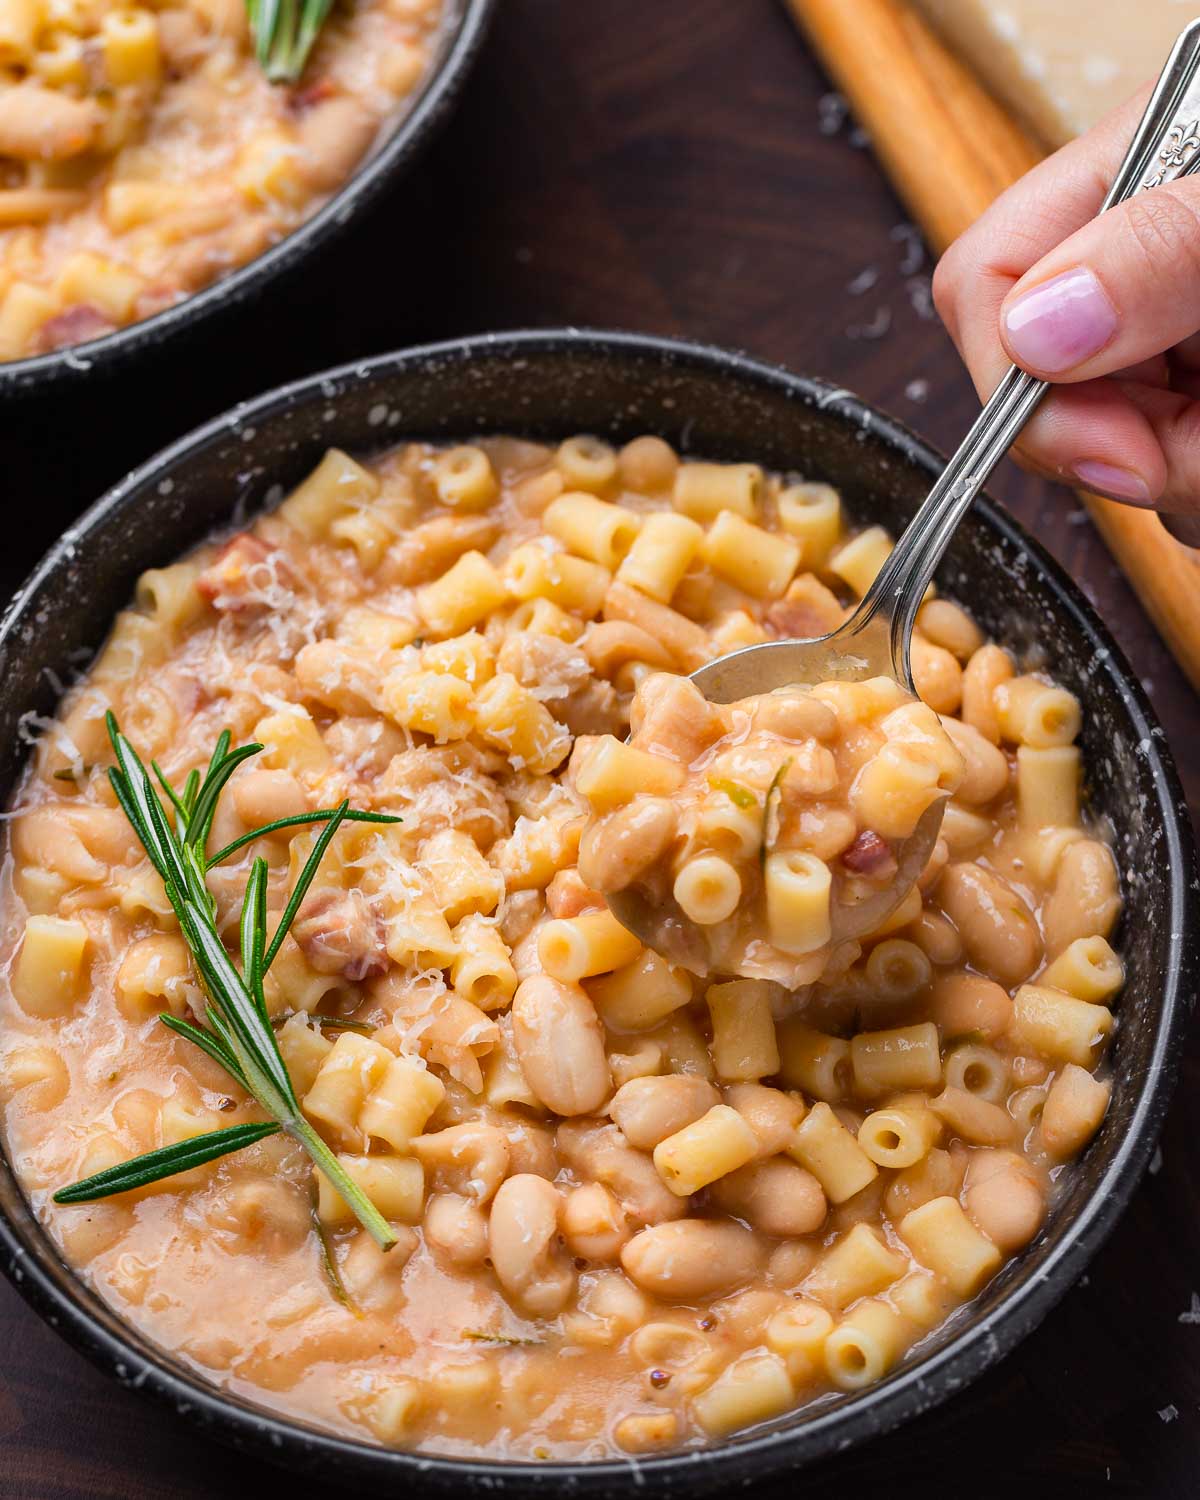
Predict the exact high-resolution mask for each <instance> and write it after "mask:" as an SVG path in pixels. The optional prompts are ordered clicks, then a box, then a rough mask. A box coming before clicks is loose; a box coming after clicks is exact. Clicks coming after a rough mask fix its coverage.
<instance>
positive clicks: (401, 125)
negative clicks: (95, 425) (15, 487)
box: [0, 0, 495, 402]
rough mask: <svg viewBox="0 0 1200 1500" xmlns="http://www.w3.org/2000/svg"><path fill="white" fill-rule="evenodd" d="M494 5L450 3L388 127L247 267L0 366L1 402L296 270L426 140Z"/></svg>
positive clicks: (164, 333)
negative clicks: (115, 324) (84, 338)
mask: <svg viewBox="0 0 1200 1500" xmlns="http://www.w3.org/2000/svg"><path fill="white" fill-rule="evenodd" d="M494 4H495V0H446V8H445V15H444V17H443V20H442V24H441V28H440V30H439V32H438V36H437V39H436V43H435V52H434V56H433V60H432V62H431V64H430V66H429V68H428V70H427V72H426V75H425V78H424V81H423V82H422V83H421V85H420V87H419V88H418V89H417V90H416V92H415V93H413V94H412V95H411V96H410V97H409V98H408V99H407V100H405V101H403V103H402V105H401V107H400V113H399V115H398V118H397V120H396V123H395V125H394V126H393V127H392V129H391V130H390V131H389V132H388V133H386V134H385V135H384V136H383V137H382V138H381V140H380V142H379V143H378V144H377V145H376V147H375V148H374V150H373V151H372V152H371V153H370V154H369V155H368V156H367V157H366V158H365V160H364V161H363V162H362V164H361V165H360V166H359V167H358V168H357V169H356V170H355V171H354V172H353V173H352V174H351V175H350V176H349V177H348V178H347V179H346V181H345V183H344V184H343V185H342V186H341V187H340V188H339V189H338V191H337V192H336V193H335V194H334V195H333V197H332V198H330V200H329V202H328V203H326V204H324V205H323V206H322V207H321V208H320V209H319V210H318V211H317V212H316V213H315V214H313V215H312V217H311V218H308V219H305V220H304V222H303V223H302V224H299V225H298V226H297V227H296V228H295V229H293V230H292V232H291V233H290V234H289V235H286V236H285V237H284V238H283V239H281V240H280V241H279V243H278V244H276V245H272V246H271V248H270V249H269V250H265V251H263V253H262V254H261V255H257V256H255V257H254V259H253V260H250V261H247V262H246V264H245V265H244V266H239V267H238V269H237V270H235V271H231V272H230V273H229V274H228V275H227V276H222V277H221V278H220V279H219V280H217V281H214V282H212V283H211V284H210V285H209V286H206V287H202V288H201V289H200V291H198V292H195V293H193V295H192V296H190V297H186V298H185V299H184V300H183V301H182V302H177V303H176V304H175V305H174V306H172V307H168V308H165V309H164V310H163V311H162V312H160V313H155V314H154V316H153V317H151V318H143V319H142V320H141V321H140V322H138V323H130V324H129V325H128V327H126V328H118V329H116V330H115V331H114V332H112V333H109V334H105V335H104V337H103V338H98V339H92V340H90V341H89V342H88V343H85V344H75V345H72V346H71V347H69V348H66V349H56V350H55V351H54V352H53V353H51V354H37V355H33V356H31V357H30V358H28V359H14V360H8V361H5V362H3V363H0V402H3V401H4V400H6V399H9V398H12V397H15V396H19V395H24V394H30V395H33V396H35V397H36V396H40V395H41V394H42V393H43V392H44V391H48V390H51V389H54V390H61V389H62V388H63V387H64V386H68V385H73V384H78V383H79V382H80V381H86V380H89V379H96V378H100V377H102V375H103V374H104V373H105V372H107V371H108V370H111V369H113V368H116V367H118V366H121V365H124V364H126V363H127V362H128V361H129V360H131V359H135V358H137V357H138V356H139V355H145V354H148V353H150V352H151V351H155V350H157V349H158V348H159V347H160V346H161V345H162V344H164V343H165V342H167V341H168V340H170V339H174V338H175V337H177V336H178V335H181V334H183V333H184V332H185V331H186V330H187V329H191V328H195V327H196V325H197V324H199V323H200V322H201V321H202V320H212V319H216V318H224V317H225V316H227V315H228V314H229V313H231V312H232V311H234V310H235V309H236V308H239V307H242V306H244V304H246V303H247V302H249V301H250V300H251V299H252V298H254V297H257V296H258V295H259V294H260V293H261V292H262V290H263V289H264V288H265V287H266V286H267V284H268V283H269V282H271V281H274V280H276V279H277V278H279V277H282V276H285V275H287V274H288V273H293V272H295V271H296V270H297V269H298V267H299V266H300V265H301V264H302V263H303V262H304V261H305V260H306V259H307V258H308V257H309V256H311V255H312V254H313V253H314V252H316V251H317V250H318V248H319V247H323V246H326V245H327V244H328V243H329V241H331V240H332V239H333V238H334V237H335V236H336V235H338V234H339V233H341V231H342V230H343V229H344V228H345V227H346V225H348V224H349V223H350V222H351V221H352V220H353V219H355V218H358V217H361V216H362V214H363V213H365V212H366V210H367V208H368V206H369V205H370V204H372V203H374V202H375V200H376V199H377V198H378V197H379V194H380V193H381V192H382V191H383V190H384V188H385V187H387V186H388V184H390V183H394V182H395V181H396V180H397V179H398V178H399V177H401V176H402V175H403V174H404V173H405V172H406V171H407V170H408V168H409V167H410V166H411V165H412V163H413V162H414V161H415V160H416V159H417V157H418V156H419V155H420V154H421V152H422V151H423V150H424V149H425V147H426V146H427V145H428V144H429V142H430V141H431V140H432V138H433V135H434V132H435V130H436V129H437V127H438V126H439V125H441V124H442V123H443V121H444V120H445V119H446V116H447V115H448V114H449V111H450V109H451V107H452V106H453V104H454V102H455V100H456V99H457V97H458V94H459V91H460V89H461V88H462V86H463V83H464V82H465V80H466V77H467V74H468V73H469V71H470V68H471V65H472V63H473V62H474V60H475V57H476V54H477V53H478V51H479V47H480V44H481V43H482V41H483V38H484V35H485V33H486V31H487V26H488V22H489V20H490V19H491V14H492V10H493V7H494Z"/></svg>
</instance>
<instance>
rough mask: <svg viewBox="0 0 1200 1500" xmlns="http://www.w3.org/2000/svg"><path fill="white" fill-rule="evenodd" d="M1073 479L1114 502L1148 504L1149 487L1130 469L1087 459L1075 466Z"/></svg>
mask: <svg viewBox="0 0 1200 1500" xmlns="http://www.w3.org/2000/svg"><path fill="white" fill-rule="evenodd" d="M1075 478H1076V479H1078V480H1079V482H1080V484H1082V485H1084V486H1085V487H1086V488H1087V489H1089V490H1095V491H1096V492H1097V493H1098V494H1101V495H1111V496H1112V497H1113V499H1114V500H1126V501H1128V502H1129V503H1130V504H1131V505H1149V504H1150V486H1149V485H1148V484H1147V483H1146V481H1145V480H1144V479H1143V478H1142V476H1141V475H1140V474H1135V473H1134V472H1133V470H1132V469H1119V468H1117V466H1116V464H1102V463H1099V462H1097V461H1096V460H1094V459H1090V458H1089V459H1084V461H1083V462H1082V463H1078V464H1076V465H1075Z"/></svg>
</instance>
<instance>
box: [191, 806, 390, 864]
mask: <svg viewBox="0 0 1200 1500" xmlns="http://www.w3.org/2000/svg"><path fill="white" fill-rule="evenodd" d="M336 813H337V808H336V807H323V808H321V809H320V811H319V812H310V813H296V814H295V815H294V816H293V817H290V818H276V819H275V821H274V822H273V823H264V824H263V825H262V827H261V828H252V829H251V830H250V832H249V833H243V834H242V835H241V837H240V838H236V839H234V841H233V842H232V843H231V844H226V845H225V847H224V849H222V850H220V851H219V852H218V853H216V854H214V855H212V856H211V857H210V859H209V860H208V867H209V869H210V870H211V869H212V867H213V866H214V865H219V864H220V863H221V862H222V860H226V859H228V858H229V856H230V855H231V854H236V853H237V851H238V850H239V849H244V848H245V847H246V845H247V844H252V843H253V842H254V841H255V839H261V838H264V837H265V836H266V835H267V834H268V833H277V832H278V831H279V829H281V828H298V827H300V826H301V825H302V824H304V823H324V822H326V821H327V820H328V819H329V818H332V817H334V816H335V814H336ZM345 821H346V822H347V823H402V822H403V821H404V819H403V818H397V817H395V816H394V815H393V814H392V813H367V812H356V811H355V809H354V808H348V809H347V811H346V817H345Z"/></svg>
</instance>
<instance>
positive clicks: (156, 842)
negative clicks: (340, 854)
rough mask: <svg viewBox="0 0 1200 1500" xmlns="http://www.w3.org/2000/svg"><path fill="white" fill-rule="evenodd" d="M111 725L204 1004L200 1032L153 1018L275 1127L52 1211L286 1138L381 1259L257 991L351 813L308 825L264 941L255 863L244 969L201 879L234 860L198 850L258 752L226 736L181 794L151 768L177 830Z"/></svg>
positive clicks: (170, 1150) (87, 1185) (130, 807)
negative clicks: (288, 890) (311, 1119)
mask: <svg viewBox="0 0 1200 1500" xmlns="http://www.w3.org/2000/svg"><path fill="white" fill-rule="evenodd" d="M107 724H108V734H109V738H110V739H111V740H112V745H113V750H114V751H115V752H116V757H117V764H116V765H115V766H113V767H110V768H109V772H108V776H109V780H110V781H111V783H112V788H113V791H114V792H115V793H116V797H117V801H118V803H119V804H120V806H121V809H122V811H123V812H124V813H125V816H126V817H127V818H128V819H129V821H130V823H131V824H132V825H133V830H134V832H135V833H136V834H137V836H138V840H139V842H140V843H141V845H142V848H143V849H144V850H145V851H146V854H147V857H148V858H149V860H150V862H151V864H152V865H153V866H154V868H155V869H156V870H157V871H158V873H159V875H160V877H161V878H162V882H163V887H164V889H165V891H166V894H167V899H168V901H170V903H171V906H172V908H173V910H174V912H175V915H176V917H177V918H178V919H179V926H180V929H181V931H182V933H183V937H184V941H185V942H186V943H187V945H188V948H189V950H190V952H191V955H192V959H193V962H194V963H195V966H196V969H197V971H198V972H199V975H200V978H201V980H202V981H203V984H204V988H205V990H206V992H207V995H208V1004H207V1006H206V1008H205V1015H204V1018H203V1021H202V1022H201V1023H200V1024H198V1025H197V1024H193V1023H192V1022H191V1021H185V1020H181V1019H180V1018H178V1017H177V1016H173V1015H170V1014H166V1013H164V1014H163V1015H162V1016H161V1017H160V1018H159V1019H160V1020H161V1021H162V1023H163V1024H164V1025H165V1026H168V1027H170V1029H171V1030H172V1031H174V1032H176V1033H177V1034H178V1035H179V1036H182V1037H185V1038H186V1039H187V1040H188V1041H190V1042H192V1043H193V1044H194V1045H195V1046H197V1047H199V1048H200V1049H201V1050H202V1051H203V1052H205V1053H207V1055H208V1056H209V1057H211V1058H212V1059H213V1060H214V1061H216V1062H218V1063H220V1065H221V1066H222V1067H223V1068H224V1069H225V1071H226V1072H227V1073H228V1074H229V1076H230V1077H231V1078H232V1079H234V1081H235V1082H237V1083H239V1084H241V1086H242V1087H243V1088H244V1089H245V1090H246V1092H247V1093H248V1094H250V1095H251V1097H252V1098H253V1099H254V1100H255V1101H256V1103H258V1104H259V1105H260V1106H261V1108H262V1109H263V1110H264V1111H265V1112H266V1114H268V1115H269V1116H270V1117H271V1118H270V1121H269V1122H266V1123H263V1124H255V1125H234V1126H230V1127H228V1128H226V1129H222V1130H213V1131H210V1132H208V1133H207V1134H204V1135H198V1136H192V1137H191V1138H190V1139H188V1140H185V1141H180V1142H178V1143H177V1144H175V1145H171V1146H163V1147H161V1148H160V1149H159V1150H157V1151H148V1152H146V1153H145V1154H144V1155H142V1156H135V1157H133V1158H131V1159H130V1160H129V1161H127V1162H122V1163H121V1164H120V1165H119V1166H115V1167H109V1168H108V1169H107V1170H106V1171H103V1172H97V1173H96V1174H95V1175H94V1176H92V1177H86V1178H84V1179H83V1180H82V1181H81V1182H76V1183H73V1184H72V1185H71V1186H70V1187H66V1188H62V1189H60V1191H59V1192H57V1193H55V1195H54V1201H55V1202H56V1203H87V1202H90V1201H91V1200H92V1199H94V1198H106V1197H109V1196H110V1195H111V1194H113V1193H122V1192H127V1191H129V1189H131V1188H137V1187H144V1186H145V1185H146V1184H147V1183H150V1182H157V1181H159V1180H160V1179H162V1178H164V1177H171V1176H173V1175H174V1174H175V1173H176V1172H183V1171H186V1170H187V1169H188V1168H190V1167H194V1166H199V1165H200V1164H201V1163H203V1162H207V1161H215V1160H216V1159H217V1158H218V1157H221V1156H225V1155H228V1154H229V1153H230V1152H232V1151H240V1150H241V1149H242V1148H243V1147H244V1146H248V1145H251V1144H253V1143H254V1142H255V1141H260V1140H263V1139H264V1138H265V1137H266V1136H268V1135H274V1134H277V1133H279V1132H282V1133H283V1134H285V1135H288V1136H290V1137H291V1138H292V1140H294V1141H296V1142H298V1143H299V1144H300V1145H301V1146H303V1147H304V1149H305V1151H307V1152H308V1155H309V1156H310V1157H311V1159H312V1161H313V1162H314V1164H315V1165H316V1166H317V1167H319V1168H320V1170H321V1171H322V1172H324V1173H325V1175H326V1177H328V1178H329V1180H330V1182H332V1183H333V1185H334V1187H335V1188H336V1189H337V1190H338V1192H339V1193H340V1194H341V1196H342V1197H343V1198H344V1199H345V1201H346V1203H347V1205H348V1206H349V1207H350V1209H351V1210H352V1211H353V1213H354V1216H355V1218H356V1219H357V1220H358V1222H359V1223H360V1224H361V1225H362V1227H363V1228H364V1229H365V1230H366V1231H367V1233H368V1234H369V1235H370V1236H371V1238H372V1239H373V1240H374V1241H375V1243H376V1244H377V1245H378V1246H379V1247H380V1249H382V1250H389V1249H390V1248H391V1247H392V1245H394V1244H395V1242H396V1241H395V1236H394V1235H393V1234H392V1231H391V1229H390V1228H389V1226H388V1223H387V1220H386V1219H384V1217H383V1216H382V1214H380V1212H379V1210H378V1209H377V1208H376V1207H375V1205H374V1204H373V1203H372V1202H371V1200H370V1199H369V1198H368V1197H367V1196H366V1194H365V1193H364V1192H363V1191H362V1189H361V1188H360V1187H358V1186H357V1184H356V1183H355V1182H354V1181H353V1179H352V1178H351V1177H350V1176H349V1174H348V1173H347V1172H346V1171H345V1169H344V1168H343V1167H342V1165H341V1163H340V1162H339V1161H338V1159H337V1157H336V1156H335V1155H334V1154H333V1152H332V1151H330V1149H329V1147H328V1146H327V1145H326V1144H325V1142H324V1141H323V1140H322V1139H321V1137H320V1136H319V1135H318V1134H317V1133H316V1131H315V1130H314V1129H313V1128H312V1126H311V1125H310V1124H309V1123H308V1121H307V1120H306V1119H305V1117H304V1115H303V1114H302V1112H301V1109H300V1103H299V1100H298V1099H297V1097H296V1091H295V1089H294V1088H293V1086H292V1080H291V1078H290V1077H289V1076H288V1071H287V1066H286V1064H285V1063H284V1061H283V1055H282V1054H281V1052H280V1051H279V1045H278V1043H277V1042H276V1040H275V1033H274V1030H273V1029H272V1025H271V1018H270V1016H269V1014H268V1012H267V1002H266V996H265V993H264V989H263V982H264V980H265V978H266V975H267V971H268V970H269V969H270V967H271V963H272V961H273V960H274V958H275V955H276V954H277V953H278V952H279V948H280V945H281V944H282V943H283V940H284V938H285V937H286V936H287V934H288V930H289V928H290V927H291V924H292V922H293V920H294V918H295V916H296V912H297V910H298V909H299V906H300V903H301V901H302V900H303V899H304V895H305V892H306V891H307V890H308V888H309V886H310V885H311V883H312V880H313V876H314V875H315V874H316V872H317V866H318V865H319V864H320V863H321V859H322V857H323V856H324V854H325V851H326V849H328V847H329V843H330V840H331V839H332V838H333V836H334V834H335V833H336V832H337V830H338V828H339V827H340V826H341V825H342V823H343V822H345V820H346V819H347V818H348V817H349V816H350V809H349V806H348V804H347V803H345V802H343V803H342V804H341V806H340V807H336V808H331V809H325V810H324V811H322V812H320V813H314V814H311V815H310V817H309V818H308V821H316V820H318V819H323V820H324V822H325V828H324V830H323V831H322V834H321V837H320V838H319V839H318V840H317V842H316V844H315V846H314V847H313V851H312V853H311V854H310V855H309V857H308V860H307V861H306V863H305V865H304V868H303V870H302V871H301V872H300V877H299V879H298V880H297V882H296V888H295V890H294V891H293V893H292V897H291V899H290V900H289V902H288V904H287V907H286V909H285V910H284V913H283V916H282V917H281V918H280V920H279V924H278V926H277V927H276V929H275V932H274V935H273V936H272V937H271V939H270V941H269V942H268V940H267V930H266V929H267V904H266V896H267V862H266V860H265V859H263V858H262V857H261V856H259V857H258V858H256V859H255V860H254V862H253V863H252V865H251V867H250V874H249V877H248V879H247V881H246V893H245V896H244V898H243V902H242V919H241V931H240V938H241V969H240V971H239V969H238V967H237V966H236V965H235V964H234V962H233V960H232V959H231V958H230V956H229V954H228V953H227V952H226V950H225V945H224V943H223V942H222V941H221V938H220V935H219V934H218V931H217V924H216V901H215V900H214V898H213V894H212V892H211V891H210V890H209V888H208V881H207V876H208V871H209V870H210V869H211V868H212V866H213V865H214V864H215V863H217V862H218V861H219V860H221V859H224V858H226V857H227V856H228V855H229V854H230V853H232V852H233V849H234V847H235V845H230V846H229V847H228V848H226V849H222V850H221V851H220V853H219V854H218V855H217V856H215V857H214V858H213V859H209V858H208V856H207V854H206V852H205V851H206V848H207V844H208V838H209V834H210V833H211V831H212V824H213V818H214V817H215V815H216V811H217V802H218V799H219V798H220V795H221V792H222V791H223V790H224V788H225V785H226V783H227V782H228V781H229V778H230V777H231V776H232V775H233V773H234V771H236V770H237V768H238V766H240V765H241V764H242V762H243V761H246V760H249V759H250V758H251V756H254V755H257V754H258V753H259V752H260V751H261V750H262V748H263V747H262V746H261V745H257V744H255V745H242V746H240V747H239V748H238V749H236V750H234V749H231V748H230V744H231V740H230V735H229V732H228V730H226V731H225V732H224V733H223V734H222V735H221V736H220V738H219V739H218V740H217V744H216V748H215V749H214V750H213V754H212V759H211V760H210V761H209V765H208V770H207V772H206V773H205V775H204V776H203V777H201V775H200V773H199V771H193V772H192V773H191V775H190V776H189V777H188V779H187V782H186V783H185V785H184V788H183V791H182V792H179V791H177V790H176V789H175V788H174V787H173V786H172V785H171V783H170V781H168V779H167V777H166V776H165V775H164V774H163V772H162V770H161V768H160V767H159V766H158V765H154V767H153V769H154V774H155V776H156V777H157V779H158V782H159V785H160V786H161V787H162V790H163V792H164V793H165V795H166V797H167V799H168V802H169V803H170V806H171V808H172V810H173V825H172V822H171V821H168V817H167V813H166V812H164V810H163V806H162V803H161V802H160V800H159V797H158V794H157V793H156V791H155V789H154V784H153V782H152V781H151V779H150V775H149V772H148V771H147V770H146V767H145V766H144V765H143V764H142V761H141V759H140V758H139V756H138V754H137V751H136V750H134V748H133V746H132V745H131V744H130V743H129V741H128V740H127V739H126V738H125V736H124V735H123V734H122V733H121V731H120V729H119V727H118V725H117V721H116V718H115V717H114V716H113V715H112V714H111V713H110V714H109V715H108V716H107ZM152 764H153V763H152ZM357 817H358V819H359V820H360V821H366V822H373V823H397V822H399V821H400V820H399V819H398V818H395V817H392V816H391V815H389V814H385V813H380V814H369V813H359V814H357ZM295 822H296V820H295V819H293V818H285V819H281V820H280V821H279V822H277V823H267V824H264V825H263V827H261V828H256V829H255V830H254V831H253V833H251V834H249V835H247V837H246V838H245V839H244V840H239V841H237V843H236V847H240V846H241V844H242V843H250V842H252V841H253V840H254V839H256V838H262V837H263V835H264V834H268V833H272V832H274V831H275V829H276V828H279V827H289V826H292V825H293V824H294V823H295ZM205 1023H207V1024H205Z"/></svg>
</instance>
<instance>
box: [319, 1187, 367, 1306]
mask: <svg viewBox="0 0 1200 1500" xmlns="http://www.w3.org/2000/svg"><path fill="white" fill-rule="evenodd" d="M312 1226H313V1233H314V1234H315V1235H316V1237H317V1249H318V1251H319V1253H320V1256H321V1269H322V1270H323V1271H324V1272H325V1280H326V1281H327V1282H328V1283H329V1289H330V1291H331V1292H332V1293H333V1295H334V1296H335V1297H336V1298H337V1300H338V1301H339V1302H340V1303H341V1304H342V1306H343V1307H344V1308H345V1309H346V1311H347V1312H350V1313H353V1314H354V1316H355V1317H356V1318H361V1317H362V1309H361V1308H360V1307H359V1305H358V1303H357V1302H355V1300H354V1298H353V1297H351V1295H350V1293H349V1292H348V1291H347V1289H346V1283H345V1282H344V1281H343V1280H342V1272H341V1269H340V1267H339V1266H338V1263H337V1256H336V1255H335V1254H334V1253H333V1246H332V1244H330V1241H329V1231H328V1230H327V1229H326V1228H325V1226H324V1224H322V1223H321V1215H320V1214H319V1213H318V1212H317V1195H316V1193H314V1194H313V1195H312Z"/></svg>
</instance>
